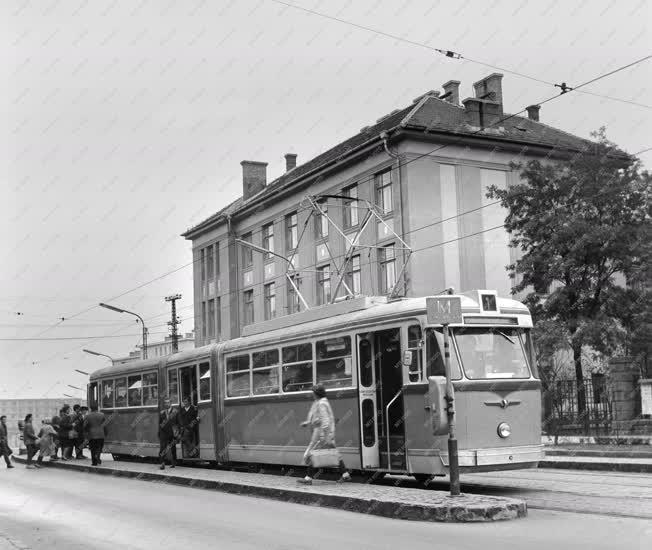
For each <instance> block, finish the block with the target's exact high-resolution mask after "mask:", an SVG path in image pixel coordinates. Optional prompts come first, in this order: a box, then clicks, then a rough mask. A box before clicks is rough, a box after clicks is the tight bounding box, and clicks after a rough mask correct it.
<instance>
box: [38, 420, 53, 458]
mask: <svg viewBox="0 0 652 550" xmlns="http://www.w3.org/2000/svg"><path fill="white" fill-rule="evenodd" d="M54 436H55V432H54V428H53V427H52V425H51V424H50V421H49V420H47V419H45V420H43V425H42V426H41V429H40V431H39V433H38V437H39V453H38V458H37V459H36V465H37V466H40V465H41V464H43V458H44V457H46V456H50V457H51V456H52V452H53V449H54Z"/></svg>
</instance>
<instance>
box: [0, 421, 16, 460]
mask: <svg viewBox="0 0 652 550" xmlns="http://www.w3.org/2000/svg"><path fill="white" fill-rule="evenodd" d="M12 454H13V451H12V450H11V447H10V446H9V433H8V431H7V417H6V416H5V415H4V414H3V415H2V416H0V455H2V457H3V458H4V459H5V464H6V465H7V468H13V467H14V465H13V464H12V463H11V455H12Z"/></svg>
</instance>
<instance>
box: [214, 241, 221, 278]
mask: <svg viewBox="0 0 652 550" xmlns="http://www.w3.org/2000/svg"><path fill="white" fill-rule="evenodd" d="M215 276H216V277H219V276H220V243H215Z"/></svg>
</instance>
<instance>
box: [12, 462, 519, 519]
mask: <svg viewBox="0 0 652 550" xmlns="http://www.w3.org/2000/svg"><path fill="white" fill-rule="evenodd" d="M14 460H15V462H16V463H21V464H24V463H25V458H24V457H15V458H14ZM44 466H46V467H50V468H64V469H67V470H76V471H79V472H80V474H81V473H94V474H101V475H107V476H116V477H127V478H134V479H139V480H144V481H151V482H154V483H169V484H175V485H184V486H189V487H196V488H198V489H209V490H215V491H223V492H226V493H233V494H239V495H250V496H255V497H262V498H270V499H275V500H281V501H285V502H292V503H296V504H308V505H311V506H324V507H330V508H338V509H340V510H348V511H351V512H358V513H362V514H371V515H376V516H383V517H388V518H394V519H407V520H413V521H429V522H433V521H440V522H491V521H499V520H508V519H517V518H522V517H525V516H527V506H526V504H525V502H523V501H521V500H517V499H513V498H503V497H494V496H488V495H470V494H463V495H461V496H459V497H451V496H449V494H448V492H445V491H424V490H422V489H410V488H402V487H393V486H386V485H374V484H366V483H343V484H338V483H336V482H334V481H325V480H315V482H314V483H313V485H307V486H306V485H300V484H298V483H297V482H296V480H297V478H296V477H292V476H280V475H268V474H251V473H241V472H234V471H230V470H215V469H208V468H191V467H183V466H178V467H177V468H174V469H171V468H167V469H166V470H159V468H158V466H157V465H155V464H148V463H140V462H109V461H107V462H104V463H103V464H102V465H101V466H91V465H90V462H89V461H88V460H84V461H81V460H74V461H67V462H60V461H56V462H47V461H46V462H44ZM154 490H155V489H154Z"/></svg>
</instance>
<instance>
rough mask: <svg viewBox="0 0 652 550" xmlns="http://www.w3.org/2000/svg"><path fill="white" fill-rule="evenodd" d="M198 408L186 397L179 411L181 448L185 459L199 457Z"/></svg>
mask: <svg viewBox="0 0 652 550" xmlns="http://www.w3.org/2000/svg"><path fill="white" fill-rule="evenodd" d="M198 422H199V418H198V417H197V407H195V406H193V405H191V404H190V399H188V398H187V397H184V398H183V400H182V401H181V409H179V431H180V432H181V447H182V449H183V456H184V457H185V458H196V457H198V456H199V449H198V447H197V423H198Z"/></svg>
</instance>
